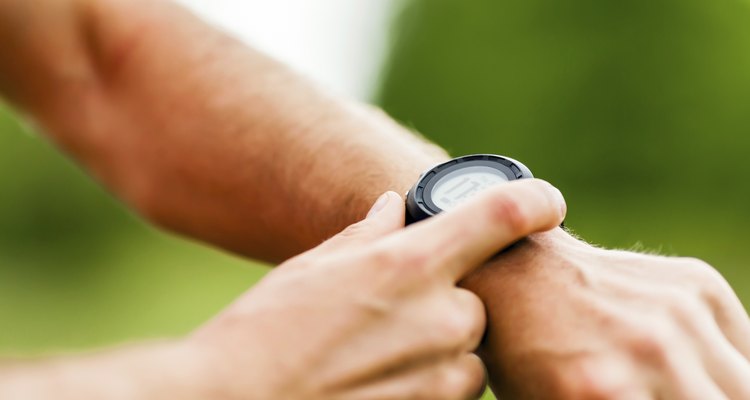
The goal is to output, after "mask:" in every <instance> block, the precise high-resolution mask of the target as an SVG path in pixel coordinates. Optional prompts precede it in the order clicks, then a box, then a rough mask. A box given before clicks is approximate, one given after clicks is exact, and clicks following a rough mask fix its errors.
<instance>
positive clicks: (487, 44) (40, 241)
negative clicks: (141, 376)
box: [0, 0, 750, 355]
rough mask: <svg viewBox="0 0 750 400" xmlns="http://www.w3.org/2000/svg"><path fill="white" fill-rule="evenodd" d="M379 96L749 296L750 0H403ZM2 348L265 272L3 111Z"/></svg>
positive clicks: (202, 315)
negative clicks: (190, 231) (151, 207)
mask: <svg viewBox="0 0 750 400" xmlns="http://www.w3.org/2000/svg"><path fill="white" fill-rule="evenodd" d="M398 14H399V15H398V18H397V19H396V21H395V24H394V27H393V30H392V32H393V34H392V35H391V36H392V53H391V55H390V57H389V60H388V62H387V65H386V67H385V69H384V71H383V79H382V88H381V90H380V92H379V94H378V96H377V101H378V102H379V103H380V104H381V105H382V106H383V107H384V108H385V109H386V110H387V111H388V112H390V113H391V114H392V115H394V116H395V117H396V118H398V119H399V120H401V121H402V122H404V123H405V124H407V125H409V126H412V127H415V128H416V129H418V130H420V131H421V132H423V133H425V134H426V135H427V136H428V137H429V138H431V139H433V140H435V141H436V142H438V143H440V144H441V145H443V146H445V147H446V148H447V149H449V150H450V151H451V152H452V153H453V154H455V155H460V154H466V153H474V152H487V153H499V154H506V155H510V156H512V157H514V158H518V159H521V160H523V161H524V162H525V163H526V164H527V165H529V166H530V167H531V169H532V170H533V171H534V172H535V174H536V175H537V176H539V177H542V178H544V179H547V180H549V181H551V182H553V183H555V184H556V185H557V186H558V187H560V188H561V189H562V191H563V192H564V193H565V194H566V197H567V199H568V203H569V209H570V211H569V218H568V225H569V226H570V227H572V228H573V229H574V230H575V231H576V232H578V233H579V234H581V235H582V236H583V237H584V238H586V239H588V240H590V241H593V242H595V243H598V244H601V245H605V246H609V247H618V248H632V247H633V246H639V248H644V249H651V250H658V251H661V252H662V253H665V254H679V255H690V256H696V257H700V258H703V259H705V260H707V261H709V262H710V263H712V264H713V265H715V266H716V267H717V268H719V269H720V270H721V271H722V272H723V273H724V274H725V276H726V277H727V278H728V279H729V281H730V282H731V283H732V285H733V286H734V287H735V289H736V290H737V291H738V293H739V294H740V296H741V297H742V298H743V300H744V301H745V303H746V304H750V273H748V272H747V269H746V268H745V264H746V262H747V260H750V245H748V244H750V243H748V240H749V239H750V235H748V234H747V226H748V222H750V180H748V176H750V162H748V160H749V158H750V157H748V154H750V2H748V1H746V0H742V1H740V0H713V1H705V0H701V1H698V0H680V1H677V0H658V1H653V0H648V1H647V0H634V1H629V2H611V1H610V2H602V1H594V0H574V1H572V2H564V3H556V2H550V1H545V2H542V1H538V0H527V1H524V2H510V1H497V0H477V1H471V2H459V1H455V0H416V1H411V2H408V3H406V5H405V7H404V8H403V10H401V12H399V13H398ZM0 185H1V186H0V188H1V189H0V321H3V329H0V352H1V353H3V354H6V355H28V354H39V353H49V352H56V351H71V350H76V349H82V348H90V347H93V346H101V345H105V344H109V343H114V342H120V341H123V340H129V339H134V338H143V337H154V336H165V335H167V336H170V335H178V334H182V333H185V332H187V331H189V330H190V329H192V328H194V327H195V326H197V325H198V324H199V323H201V322H202V321H204V320H205V319H207V318H208V317H209V316H210V315H212V314H213V313H215V312H216V311H217V310H219V309H221V308H222V307H223V306H224V305H225V304H227V303H228V302H229V301H231V300H232V299H233V298H234V297H236V296H237V295H238V294H239V293H241V292H242V291H243V290H244V289H245V288H247V287H248V286H250V285H252V283H253V282H255V281H256V280H257V279H259V278H260V277H261V276H262V275H263V273H264V272H265V268H264V267H262V266H259V265H254V264H251V263H248V262H245V261H241V260H238V259H235V258H232V257H230V256H228V255H226V254H223V253H220V252H218V251H215V250H212V249H208V248H205V247H203V246H200V245H197V244H194V243H190V242H188V241H185V240H182V239H179V238H175V237H171V236H168V235H165V234H163V233H159V232H157V231H155V230H154V229H152V228H149V227H148V226H146V225H145V224H144V223H143V222H141V221H139V220H138V219H137V218H136V217H134V216H132V215H131V214H129V212H128V211H126V210H124V209H123V208H122V207H121V206H120V205H119V204H117V202H116V201H114V200H113V199H112V198H110V197H109V196H108V195H107V194H105V193H104V192H103V191H102V190H101V189H100V188H98V187H97V185H96V184H95V183H93V182H92V181H91V180H90V179H88V178H87V177H86V176H85V175H84V174H83V173H82V172H81V171H80V170H78V169H77V168H76V167H75V166H73V165H72V164H71V163H70V162H69V161H67V160H66V159H65V158H64V157H63V156H61V155H59V154H58V153H57V152H56V151H55V150H54V149H53V148H52V146H50V145H48V144H46V143H45V142H44V140H42V139H40V138H38V137H37V136H36V135H35V134H33V129H30V128H28V127H25V126H23V125H21V124H20V123H19V120H18V119H16V118H14V117H13V115H12V113H11V112H10V111H9V110H7V109H3V110H2V111H0Z"/></svg>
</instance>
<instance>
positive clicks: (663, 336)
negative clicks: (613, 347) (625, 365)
mask: <svg viewBox="0 0 750 400" xmlns="http://www.w3.org/2000/svg"><path fill="white" fill-rule="evenodd" d="M677 332H678V331H677V329H676V328H675V326H674V323H673V322H671V321H669V320H664V319H661V318H654V320H653V321H650V322H649V323H647V324H643V325H641V326H638V327H636V328H634V329H632V330H631V332H630V334H629V335H628V339H627V343H626V346H627V349H628V350H629V352H630V354H631V356H632V357H633V358H635V359H636V360H638V361H639V362H642V363H644V364H646V365H652V366H655V367H659V368H661V367H666V366H667V365H668V364H669V360H670V355H671V354H672V347H673V343H675V338H677V337H679V335H678V333H677Z"/></svg>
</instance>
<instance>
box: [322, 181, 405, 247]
mask: <svg viewBox="0 0 750 400" xmlns="http://www.w3.org/2000/svg"><path fill="white" fill-rule="evenodd" d="M405 212H406V210H405V206H404V199H403V198H401V196H399V195H398V193H396V192H385V193H383V194H382V195H381V196H380V197H379V198H378V199H377V200H376V201H375V203H374V204H373V205H372V208H370V211H369V212H368V213H367V216H366V217H365V219H363V220H362V221H359V222H357V223H355V224H352V225H349V226H348V227H347V228H346V229H344V230H343V231H341V232H340V233H338V234H337V235H336V236H334V237H332V238H330V239H328V240H327V241H326V242H324V243H323V244H322V245H320V246H319V248H320V249H321V250H325V251H333V250H335V249H338V248H342V247H345V246H356V245H359V244H363V243H368V242H370V241H373V240H375V239H378V238H381V237H383V236H386V235H388V234H390V233H393V232H395V231H397V230H399V229H402V228H403V227H404V213H405Z"/></svg>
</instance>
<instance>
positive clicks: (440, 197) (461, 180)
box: [431, 166, 508, 211]
mask: <svg viewBox="0 0 750 400" xmlns="http://www.w3.org/2000/svg"><path fill="white" fill-rule="evenodd" d="M507 182H508V177H507V176H506V175H505V174H504V173H502V172H500V171H499V170H497V169H495V168H491V167H485V166H475V167H466V168H462V169H459V170H456V171H453V172H450V173H448V174H447V175H445V176H443V177H442V178H440V179H439V180H438V181H437V183H435V186H434V187H433V188H432V193H431V195H432V202H433V203H434V204H435V205H436V206H438V208H440V209H441V210H443V211H445V210H449V209H451V208H453V207H455V206H457V205H459V204H461V203H463V202H464V201H466V200H468V199H470V198H471V197H473V196H474V195H475V194H477V193H479V192H481V191H483V190H485V189H487V188H489V187H490V186H495V185H499V184H502V183H507Z"/></svg>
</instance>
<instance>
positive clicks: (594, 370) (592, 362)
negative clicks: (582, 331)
mask: <svg viewBox="0 0 750 400" xmlns="http://www.w3.org/2000/svg"><path fill="white" fill-rule="evenodd" d="M555 372H556V376H554V377H553V379H554V383H555V384H556V386H557V387H556V389H557V392H558V393H559V394H560V396H559V398H561V399H570V400H573V399H575V400H600V399H602V400H603V399H612V398H621V394H622V393H623V392H624V391H625V390H626V389H627V387H628V384H629V383H630V382H629V381H628V375H627V374H623V373H622V368H621V363H616V362H615V361H612V360H607V359H606V358H602V357H599V358H594V357H583V358H580V359H577V360H575V361H572V362H571V363H568V364H566V365H565V367H564V368H560V369H558V370H556V371H555Z"/></svg>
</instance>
